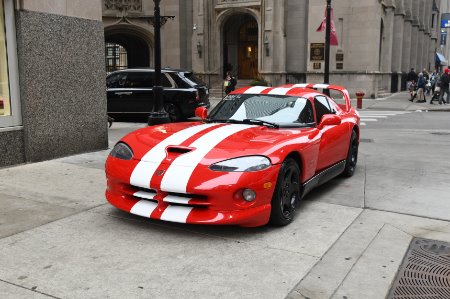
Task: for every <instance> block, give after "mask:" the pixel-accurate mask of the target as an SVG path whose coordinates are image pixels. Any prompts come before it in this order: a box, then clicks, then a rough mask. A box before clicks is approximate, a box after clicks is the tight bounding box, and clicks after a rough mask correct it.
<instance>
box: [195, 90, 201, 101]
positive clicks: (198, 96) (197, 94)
mask: <svg viewBox="0 0 450 299" xmlns="http://www.w3.org/2000/svg"><path fill="white" fill-rule="evenodd" d="M195 100H196V101H200V93H199V92H198V90H197V91H196V92H195Z"/></svg>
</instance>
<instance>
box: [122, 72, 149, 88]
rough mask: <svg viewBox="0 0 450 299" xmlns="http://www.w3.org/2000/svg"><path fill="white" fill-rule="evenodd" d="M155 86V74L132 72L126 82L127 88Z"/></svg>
mask: <svg viewBox="0 0 450 299" xmlns="http://www.w3.org/2000/svg"><path fill="white" fill-rule="evenodd" d="M153 85H154V73H151V72H130V73H128V76H127V79H126V81H125V86H124V87H125V88H151V87H153Z"/></svg>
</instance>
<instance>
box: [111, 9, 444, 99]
mask: <svg viewBox="0 0 450 299" xmlns="http://www.w3.org/2000/svg"><path fill="white" fill-rule="evenodd" d="M448 2H449V1H448V0H362V1H354V0H333V1H332V5H333V8H334V22H335V27H336V32H337V36H338V40H339V45H338V46H333V47H331V61H330V70H331V80H330V81H331V82H333V83H336V84H342V85H345V86H347V87H348V88H349V89H350V90H351V91H352V92H354V91H356V90H358V89H362V90H364V91H366V94H368V95H370V96H372V97H377V96H379V95H380V94H382V93H388V92H395V91H397V90H399V89H400V88H401V87H402V86H404V83H405V82H404V76H405V73H406V72H408V71H409V70H410V68H411V67H414V68H416V69H417V70H421V69H423V68H426V69H430V70H431V69H434V67H435V55H436V54H435V52H440V53H442V54H443V55H444V56H445V55H447V49H446V48H444V49H441V48H440V45H439V40H440V28H439V27H440V26H439V24H440V14H441V13H442V12H446V10H447V8H448ZM153 5H154V4H153V1H152V0H126V1H116V0H103V22H104V24H105V37H106V42H107V45H108V47H109V48H108V49H107V51H106V55H107V57H109V58H110V63H109V65H110V66H109V68H108V70H111V69H114V68H115V66H122V64H123V63H124V61H125V60H124V59H123V57H126V56H127V57H128V59H127V63H126V66H128V67H130V66H131V67H132V66H148V65H150V66H151V65H152V59H153V58H152V48H153V33H152V32H153V28H152V26H151V22H149V20H150V19H151V18H150V16H151V15H152V14H153ZM325 5H326V0H320V1H316V0H314V1H311V0H301V1H299V0H190V1H185V0H162V1H161V11H162V14H163V15H173V16H175V20H173V21H172V20H168V21H167V23H166V24H165V25H164V26H163V28H162V39H163V42H162V48H163V57H162V62H163V65H166V66H170V67H181V68H189V69H193V70H194V71H195V72H196V73H198V74H200V75H202V76H203V78H204V80H205V81H207V82H208V83H210V84H211V85H212V86H218V85H219V84H220V81H221V79H222V78H223V75H224V73H225V71H226V70H228V69H229V70H231V71H232V72H233V73H235V74H236V75H237V76H238V78H239V80H241V81H242V80H244V81H245V80H252V79H255V78H257V77H263V78H264V79H265V80H267V81H268V82H269V83H270V84H272V85H278V84H284V83H286V82H291V83H294V82H306V81H307V82H322V81H323V71H324V60H323V55H322V53H323V43H324V40H325V34H324V32H316V29H317V27H318V26H319V25H320V23H321V21H322V20H323V18H324V11H325ZM145 16H147V18H146V17H145ZM311 49H312V50H311ZM311 51H314V52H316V51H319V52H318V53H319V55H318V56H317V55H311V54H312V53H311ZM124 53H128V54H124ZM143 53H147V54H148V55H143ZM120 57H122V58H120ZM136 59H137V60H136ZM111 65H113V66H112V67H111ZM114 65H115V66H114ZM402 78H403V82H402ZM248 82H249V81H248ZM402 83H403V84H402Z"/></svg>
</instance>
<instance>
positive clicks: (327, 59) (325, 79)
mask: <svg viewBox="0 0 450 299" xmlns="http://www.w3.org/2000/svg"><path fill="white" fill-rule="evenodd" d="M330 36H331V0H327V26H326V29H325V73H324V76H323V82H324V83H325V84H329V83H330Z"/></svg>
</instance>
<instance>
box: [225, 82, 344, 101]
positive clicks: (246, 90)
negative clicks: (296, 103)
mask: <svg viewBox="0 0 450 299" xmlns="http://www.w3.org/2000/svg"><path fill="white" fill-rule="evenodd" d="M317 89H331V90H336V91H340V92H344V91H345V92H347V91H346V89H345V88H343V87H341V86H337V85H330V84H309V83H302V84H286V85H282V86H277V87H267V86H247V87H243V88H239V89H236V90H235V91H233V92H232V94H271V95H283V96H297V97H305V98H308V97H311V96H315V95H317V94H321V95H323V93H322V92H320V91H317Z"/></svg>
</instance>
